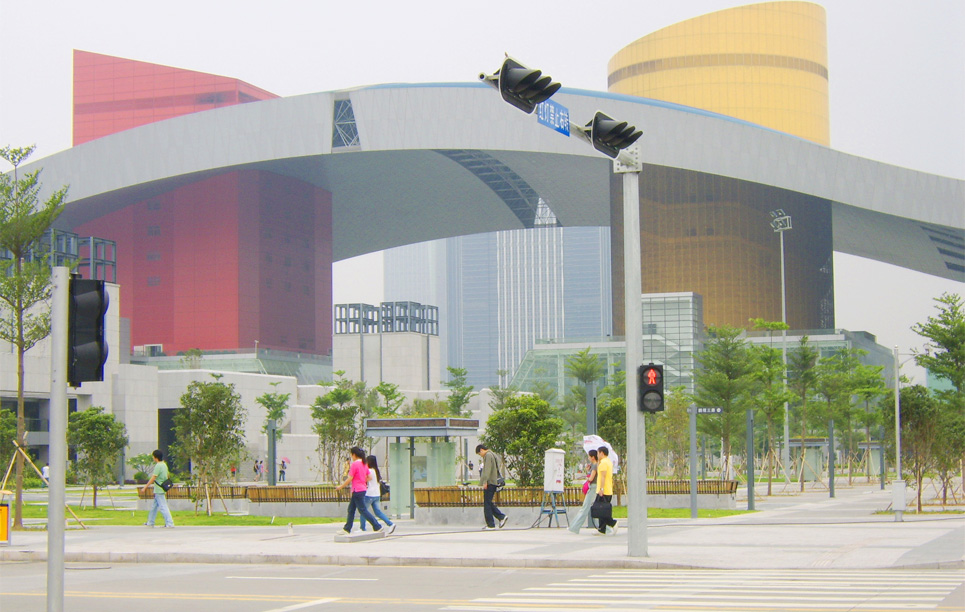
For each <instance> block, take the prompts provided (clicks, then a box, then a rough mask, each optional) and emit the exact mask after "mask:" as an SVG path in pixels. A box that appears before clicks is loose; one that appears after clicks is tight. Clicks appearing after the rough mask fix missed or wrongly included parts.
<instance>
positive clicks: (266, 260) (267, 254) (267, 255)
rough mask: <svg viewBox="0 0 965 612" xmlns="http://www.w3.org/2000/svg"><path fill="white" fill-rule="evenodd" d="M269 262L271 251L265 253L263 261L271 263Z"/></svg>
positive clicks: (270, 260)
mask: <svg viewBox="0 0 965 612" xmlns="http://www.w3.org/2000/svg"><path fill="white" fill-rule="evenodd" d="M271 262H272V257H271V253H265V263H271Z"/></svg>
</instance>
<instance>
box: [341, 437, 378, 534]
mask: <svg viewBox="0 0 965 612" xmlns="http://www.w3.org/2000/svg"><path fill="white" fill-rule="evenodd" d="M349 452H350V453H351V454H352V465H351V466H349V469H348V478H346V479H345V482H343V483H342V484H340V485H338V486H337V487H335V490H336V491H339V490H341V489H344V488H345V487H347V486H349V485H350V484H351V485H352V501H350V502H349V503H348V518H347V520H346V521H345V527H343V528H342V530H341V531H339V533H341V534H344V535H348V534H350V533H351V532H352V523H354V522H355V509H356V508H358V511H359V513H360V514H361V515H362V518H364V519H365V520H367V521H368V522H370V523H372V528H373V529H374V530H375V531H376V532H379V531H382V525H381V524H379V522H378V521H377V520H376V519H375V517H374V516H372V513H371V512H369V509H368V508H366V507H365V491H366V489H368V479H369V466H367V465H365V461H364V459H365V451H364V450H362V449H361V448H359V447H357V446H353V447H352V450H350V451H349Z"/></svg>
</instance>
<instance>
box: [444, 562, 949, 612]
mask: <svg viewBox="0 0 965 612" xmlns="http://www.w3.org/2000/svg"><path fill="white" fill-rule="evenodd" d="M962 585H965V576H963V575H962V573H961V572H957V571H945V570H923V571H910V570H897V571H892V570H887V571H878V572H875V571H869V570H854V571H823V570H819V571H812V570H807V571H786V570H764V571H758V570H721V571H699V570H679V571H678V570H614V571H612V572H606V573H602V574H592V575H586V576H581V577H578V578H573V579H572V580H568V581H566V582H551V583H547V584H545V585H541V586H532V587H524V589H523V590H522V591H521V592H506V593H500V594H499V595H497V596H495V597H487V598H479V599H474V600H472V601H470V602H466V603H460V604H459V605H453V606H450V607H447V608H444V609H445V610H451V611H461V612H483V611H485V612H524V611H530V612H533V611H539V612H549V611H550V610H559V611H566V612H582V611H583V610H586V611H587V612H599V611H600V610H604V609H605V610H606V611H607V612H620V611H622V610H626V611H628V612H629V611H630V610H641V609H646V610H667V611H678V612H680V611H684V610H692V611H709V610H726V611H733V612H736V611H738V610H740V611H741V612H753V611H757V610H760V611H762V612H763V611H767V610H781V611H786V612H795V611H797V612H807V611H812V610H813V611H814V612H821V611H824V610H841V609H849V610H862V611H864V612H877V611H881V612H884V611H895V610H934V609H936V607H937V606H938V605H939V604H941V602H942V601H943V600H944V599H945V598H947V597H948V596H949V595H950V594H951V593H952V592H953V591H955V589H957V588H959V587H961V586H962ZM601 598H602V600H601ZM590 602H592V603H590Z"/></svg>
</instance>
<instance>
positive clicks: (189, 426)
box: [172, 375, 248, 516]
mask: <svg viewBox="0 0 965 612" xmlns="http://www.w3.org/2000/svg"><path fill="white" fill-rule="evenodd" d="M220 378H221V377H220V376H219V375H215V382H199V381H194V382H192V383H191V384H190V385H188V389H187V391H185V392H184V394H183V395H182V396H181V408H180V409H179V410H176V411H175V412H174V435H175V438H176V439H177V442H176V443H175V444H174V445H173V449H172V450H173V451H174V454H175V455H177V456H178V457H180V458H181V459H186V460H190V461H191V464H192V466H193V467H194V469H195V473H196V476H197V482H198V485H199V486H201V487H203V488H204V494H205V495H204V496H205V499H206V500H207V505H206V507H207V513H208V516H211V491H210V487H212V486H214V487H215V488H216V490H219V489H220V483H222V482H224V481H225V480H226V479H227V476H228V472H229V469H230V467H231V464H232V463H233V461H234V460H235V458H236V457H237V456H238V454H239V453H240V452H241V450H242V449H244V447H245V420H246V419H247V416H248V415H247V412H246V411H245V409H244V407H243V406H242V405H241V396H240V395H238V393H237V392H236V391H235V386H234V385H226V384H224V383H222V382H221V381H220V380H219V379H220ZM198 503H200V497H199V498H198ZM227 511H228V509H227V507H225V512H227ZM195 512H197V505H196V506H195Z"/></svg>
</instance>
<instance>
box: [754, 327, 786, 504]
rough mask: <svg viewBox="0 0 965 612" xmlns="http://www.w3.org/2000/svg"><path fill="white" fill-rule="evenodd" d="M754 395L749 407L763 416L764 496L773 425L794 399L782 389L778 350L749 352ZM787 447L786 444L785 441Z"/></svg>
mask: <svg viewBox="0 0 965 612" xmlns="http://www.w3.org/2000/svg"><path fill="white" fill-rule="evenodd" d="M752 350H753V353H754V359H755V361H756V366H755V368H754V370H755V373H754V382H755V392H754V395H753V405H754V408H755V409H756V410H757V412H758V413H759V414H762V415H764V426H765V436H766V439H767V449H768V451H767V456H766V457H765V458H764V461H765V470H766V472H767V494H768V495H772V494H773V482H774V464H775V463H776V462H777V451H776V449H777V435H776V433H775V423H776V422H777V420H778V419H779V418H781V417H783V416H784V406H785V405H786V404H787V403H788V402H790V401H792V400H793V399H794V395H793V394H792V393H791V392H790V391H789V390H788V389H787V388H785V386H784V357H783V355H782V354H781V351H779V350H778V349H776V348H774V347H772V346H767V345H760V346H757V347H754V348H753V349H752ZM785 444H787V441H785Z"/></svg>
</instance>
